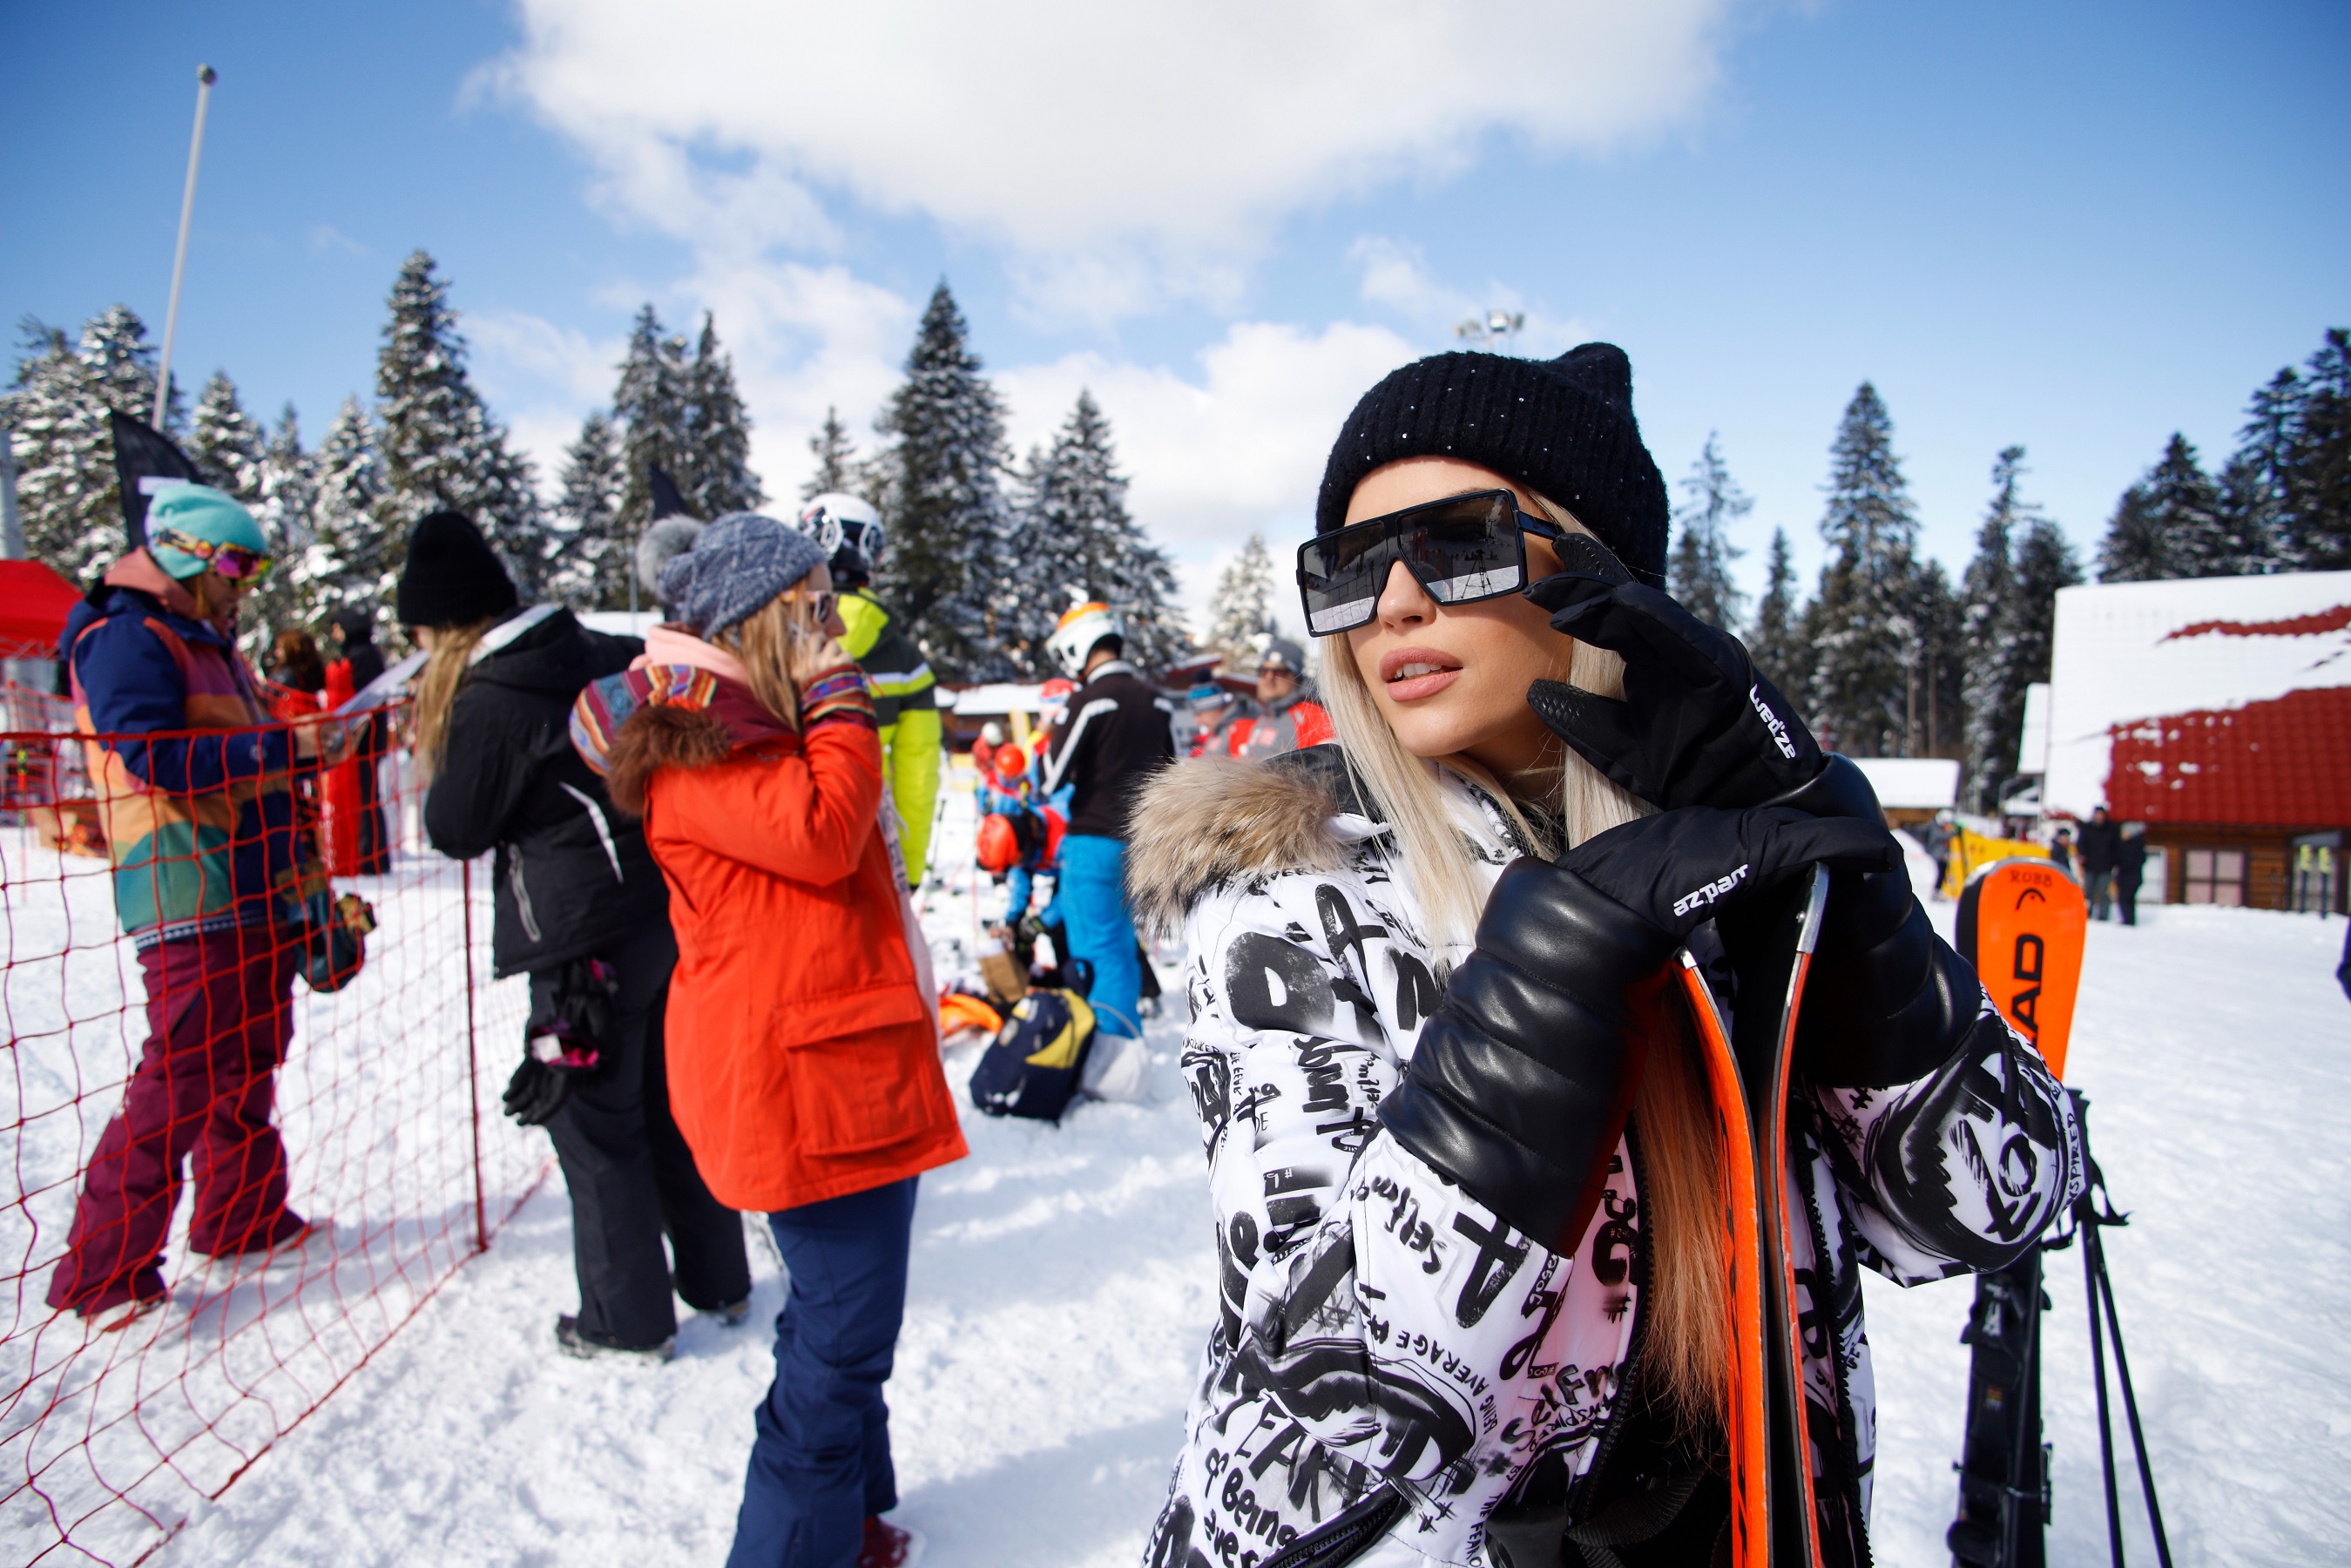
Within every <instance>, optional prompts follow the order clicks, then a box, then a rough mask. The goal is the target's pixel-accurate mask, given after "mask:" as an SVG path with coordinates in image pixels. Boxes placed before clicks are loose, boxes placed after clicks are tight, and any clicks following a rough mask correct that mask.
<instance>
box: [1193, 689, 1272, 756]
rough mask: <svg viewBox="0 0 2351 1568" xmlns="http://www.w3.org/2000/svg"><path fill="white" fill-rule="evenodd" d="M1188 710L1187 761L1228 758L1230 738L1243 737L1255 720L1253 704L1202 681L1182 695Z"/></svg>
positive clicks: (1255, 713)
mask: <svg viewBox="0 0 2351 1568" xmlns="http://www.w3.org/2000/svg"><path fill="white" fill-rule="evenodd" d="M1186 697H1187V701H1188V706H1190V707H1191V709H1192V745H1191V747H1190V748H1189V749H1188V750H1187V751H1186V756H1188V757H1209V756H1215V757H1229V756H1231V755H1232V747H1233V737H1235V736H1236V735H1238V734H1241V733H1244V732H1245V730H1246V727H1247V726H1248V725H1249V722H1250V721H1251V720H1253V719H1255V718H1256V717H1257V704H1255V703H1253V702H1250V701H1249V699H1248V698H1247V697H1244V696H1241V695H1238V694H1237V693H1234V692H1230V691H1228V690H1226V689H1225V688H1224V686H1222V685H1219V684H1218V683H1217V682H1215V681H1203V682H1201V683H1200V684H1199V685H1196V686H1194V687H1193V688H1192V689H1191V691H1190V692H1189V693H1188V694H1186Z"/></svg>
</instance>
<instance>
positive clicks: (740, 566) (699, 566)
mask: <svg viewBox="0 0 2351 1568" xmlns="http://www.w3.org/2000/svg"><path fill="white" fill-rule="evenodd" d="M823 564H824V551H823V549H820V547H819V546H818V544H817V542H816V541H815V540H814V539H812V538H809V537H808V536H807V535H806V534H804V533H801V532H800V531H799V529H798V528H793V527H792V526H791V525H789V523H779V522H778V521H776V519H775V518H773V517H761V516H760V515H759V514H758V513H757V512H729V513H727V514H726V516H725V517H721V518H719V519H718V520H717V521H716V522H715V523H713V524H711V525H710V526H709V527H708V528H705V529H703V530H702V533H701V536H700V537H699V538H696V539H695V541H694V548H693V549H690V550H687V551H686V552H685V553H684V555H681V556H679V557H677V558H676V559H674V560H672V561H671V562H670V563H669V564H668V565H667V566H665V567H664V568H662V575H661V594H662V600H663V601H664V603H666V604H668V605H670V606H671V607H672V608H673V609H674V610H675V611H676V612H677V615H678V619H679V620H681V621H683V622H685V623H686V624H687V625H688V626H691V627H693V628H694V630H695V634H696V635H698V636H702V637H705V638H708V637H716V636H717V635H718V633H720V632H724V631H726V628H728V627H729V626H733V625H735V624H737V622H742V621H746V620H748V619H749V618H750V617H751V616H752V615H753V614H754V613H756V612H758V610H759V608H760V607H761V606H763V605H765V604H766V603H767V602H768V601H769V600H770V599H773V598H775V597H776V595H778V593H781V592H782V591H784V590H786V589H788V588H789V587H790V586H791V585H792V584H794V583H796V582H798V581H799V580H800V579H802V578H804V577H806V576H807V575H808V574H809V573H810V572H811V571H813V570H816V569H817V568H818V567H820V566H822V565H823Z"/></svg>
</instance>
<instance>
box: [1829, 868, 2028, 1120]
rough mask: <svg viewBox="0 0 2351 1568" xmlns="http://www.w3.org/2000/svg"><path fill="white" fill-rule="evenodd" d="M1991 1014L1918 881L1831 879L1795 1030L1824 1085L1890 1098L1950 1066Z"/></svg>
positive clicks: (1850, 875)
mask: <svg viewBox="0 0 2351 1568" xmlns="http://www.w3.org/2000/svg"><path fill="white" fill-rule="evenodd" d="M1982 1011H1983V988H1982V987H1981V986H1980V985H1979V984H1978V983H1977V981H1976V972H1975V970H1974V969H1973V968H1971V967H1970V966H1969V964H1968V962H1967V960H1966V959H1964V958H1962V957H1960V956H1959V955H1958V954H1957V953H1954V952H1953V951H1951V946H1950V944H1949V943H1948V942H1946V941H1944V940H1943V939H1942V938H1941V937H1940V936H1936V935H1935V928H1934V926H1933V925H1930V924H1929V923H1928V919H1927V911H1926V910H1925V909H1924V908H1923V907H1921V906H1920V904H1919V903H1918V897H1917V894H1915V893H1913V892H1912V891H1911V889H1910V876H1909V873H1908V872H1907V870H1906V871H1889V872H1874V871H1873V872H1851V871H1839V872H1832V873H1830V876H1829V904H1828V911H1827V914H1826V915H1825V917H1824V919H1823V924H1822V928H1821V938H1820V945H1819V946H1817V947H1815V948H1814V949H1813V971H1812V976H1811V977H1810V978H1809V979H1808V980H1807V981H1806V982H1805V985H1804V1005H1803V1011H1802V1014H1801V1015H1800V1016H1799V1017H1798V1019H1797V1021H1796V1051H1797V1066H1798V1067H1799V1068H1800V1069H1801V1070H1802V1071H1803V1072H1804V1073H1805V1075H1806V1076H1808V1077H1810V1078H1812V1079H1813V1081H1814V1082H1820V1083H1834V1084H1839V1085H1842V1086H1844V1087H1846V1088H1853V1089H1884V1088H1890V1087H1892V1086H1893V1085H1895V1084H1896V1083H1908V1082H1913V1081H1914V1080H1917V1079H1920V1078H1924V1077H1925V1076H1927V1074H1928V1073H1929V1072H1932V1071H1934V1070H1935V1069H1936V1068H1938V1067H1940V1066H1941V1065H1942V1064H1943V1063H1944V1062H1946V1061H1949V1060H1950V1058H1951V1056H1952V1055H1953V1054H1954V1053H1955V1052H1957V1051H1959V1046H1960V1044H1961V1042H1962V1041H1964V1040H1966V1038H1967V1034H1968V1031H1969V1030H1970V1029H1972V1028H1974V1027H1975V1024H1976V1020H1977V1019H1978V1018H1979V1016H1980V1014H1981V1013H1982Z"/></svg>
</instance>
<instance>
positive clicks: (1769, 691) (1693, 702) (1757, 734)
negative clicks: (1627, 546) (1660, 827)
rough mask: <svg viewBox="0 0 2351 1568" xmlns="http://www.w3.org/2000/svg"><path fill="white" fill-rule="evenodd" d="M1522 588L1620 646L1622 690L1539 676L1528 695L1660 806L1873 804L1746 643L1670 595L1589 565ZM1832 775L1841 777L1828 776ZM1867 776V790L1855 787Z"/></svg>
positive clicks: (1831, 807) (1601, 643) (1572, 740)
mask: <svg viewBox="0 0 2351 1568" xmlns="http://www.w3.org/2000/svg"><path fill="white" fill-rule="evenodd" d="M1527 597H1528V598H1529V599H1531V600H1533V601H1535V602H1536V603H1537V604H1540V605H1541V606H1542V607H1543V608H1544V609H1546V610H1549V611H1552V612H1554V613H1553V614H1552V618H1551V623H1552V630H1553V631H1556V632H1562V633H1563V634H1565V635H1567V636H1570V637H1573V638H1576V639H1577V640H1578V641H1580V642H1585V643H1592V644H1593V646H1594V647H1599V648H1608V649H1612V650H1614V652H1616V653H1621V654H1623V655H1624V656H1625V695H1624V697H1623V698H1622V699H1618V698H1615V697H1604V696H1595V695H1593V694H1592V693H1590V692H1587V691H1583V690H1582V689H1580V688H1578V687H1575V686H1571V685H1565V684H1564V683H1562V682H1559V681H1537V682H1536V683H1535V684H1534V685H1533V687H1532V688H1531V689H1530V690H1529V691H1528V693H1527V702H1528V704H1529V705H1530V706H1532V707H1533V709H1534V710H1535V712H1536V714H1537V715H1538V716H1541V719H1542V721H1543V723H1544V724H1546V725H1548V726H1549V727H1551V729H1552V733H1553V734H1555V735H1557V736H1558V737H1560V738H1561V739H1562V740H1564V741H1566V742H1567V743H1568V745H1570V746H1572V747H1575V749H1576V751H1577V753H1578V754H1579V755H1581V756H1582V757H1583V759H1584V760H1585V761H1586V762H1589V763H1591V764H1592V766H1593V767H1594V768H1598V769H1599V770H1600V771H1601V772H1602V773H1604V774H1606V775H1607V776H1608V777H1609V778H1610V779H1614V780H1615V781H1616V782H1617V783H1618V784H1620V785H1622V786H1624V787H1625V789H1629V790H1630V791H1632V792H1633V793H1634V794H1635V795H1636V796H1638V797H1639V798H1640V799H1642V800H1646V801H1648V802H1649V803H1650V804H1651V805H1654V806H1656V807H1658V808H1659V809H1661V810H1674V809H1675V808H1677V807H1680V806H1724V807H1740V806H1762V805H1783V806H1794V807H1797V808H1798V809H1799V810H1807V811H1811V812H1813V814H1814V815H1816V816H1845V817H1865V818H1868V819H1871V820H1875V819H1876V816H1877V814H1878V813H1877V800H1876V795H1874V794H1872V793H1871V792H1870V790H1869V786H1868V780H1866V779H1863V778H1862V777H1861V773H1860V770H1859V769H1858V768H1853V767H1851V765H1850V764H1847V765H1845V766H1844V768H1839V769H1837V770H1836V771H1837V772H1838V773H1839V774H1840V775H1843V777H1839V778H1837V779H1834V780H1833V781H1832V780H1828V779H1823V773H1824V771H1825V770H1828V769H1829V768H1830V759H1829V758H1827V757H1825V756H1823V753H1822V751H1821V748H1820V746H1819V744H1818V743H1817V742H1815V741H1814V740H1813V732H1812V731H1811V730H1809V729H1807V728H1806V727H1804V721H1803V720H1802V718H1799V717H1798V716H1796V711H1795V709H1794V708H1793V707H1792V706H1790V705H1789V703H1788V701H1787V699H1786V698H1784V697H1782V695H1780V694H1779V692H1778V691H1777V690H1776V689H1774V688H1773V686H1772V685H1771V682H1769V681H1767V680H1765V679H1764V678H1763V677H1762V676H1761V675H1759V674H1756V673H1755V666H1754V664H1753V663H1752V662H1751V661H1750V660H1749V658H1748V656H1747V650H1746V649H1745V648H1743V647H1741V646H1740V643H1739V639H1738V638H1736V637H1733V636H1731V635H1730V634H1729V632H1723V631H1719V630H1718V629H1716V628H1715V627H1712V626H1709V625H1708V624H1707V623H1706V622H1703V621H1700V620H1699V619H1698V617H1697V616H1695V615H1693V614H1691V613H1690V612H1688V611H1687V610H1685V609H1683V608H1682V607H1681V605H1680V604H1678V603H1677V602H1676V601H1674V600H1673V598H1672V597H1671V596H1669V595H1667V594H1665V593H1661V592H1659V591H1657V590H1656V589H1654V588H1645V587H1643V586H1642V585H1641V584H1639V583H1637V582H1610V581H1608V580H1605V579H1604V578H1601V577H1598V576H1593V575H1590V574H1587V573H1584V572H1562V573H1561V574H1559V575H1558V576H1556V577H1547V578H1544V579H1543V580H1541V581H1540V582H1538V583H1536V584H1534V585H1533V586H1532V587H1531V588H1529V589H1528V590H1527ZM1832 784H1833V785H1834V788H1824V786H1829V785H1832ZM1856 784H1857V785H1858V786H1859V787H1860V797H1861V798H1863V799H1865V801H1866V803H1865V804H1863V803H1862V799H1848V797H1851V796H1852V795H1853V787H1854V786H1855V785H1856Z"/></svg>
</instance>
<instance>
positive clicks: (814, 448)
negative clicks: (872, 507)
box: [800, 403, 864, 501]
mask: <svg viewBox="0 0 2351 1568" xmlns="http://www.w3.org/2000/svg"><path fill="white" fill-rule="evenodd" d="M809 453H810V455H811V456H813V457H814V458H815V459H816V472H814V473H813V474H810V476H809V477H808V480H807V482H806V483H805V484H803V485H801V486H800V499H801V500H803V501H813V500H815V499H816V498H817V497H819V496H830V495H832V494H834V493H836V492H841V493H850V494H853V493H855V491H856V489H857V486H858V485H859V484H860V483H861V482H862V480H863V478H864V474H863V472H862V469H863V465H862V464H860V463H859V462H858V460H857V449H856V447H855V445H854V444H852V443H851V441H850V439H849V431H848V429H847V427H846V426H844V425H843V424H842V423H841V411H840V410H838V409H836V408H834V407H833V406H832V405H831V404H830V403H828V404H826V405H825V411H824V423H823V424H821V425H820V426H818V428H817V433H816V434H814V435H811V436H810V437H809Z"/></svg>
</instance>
